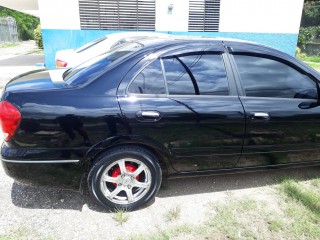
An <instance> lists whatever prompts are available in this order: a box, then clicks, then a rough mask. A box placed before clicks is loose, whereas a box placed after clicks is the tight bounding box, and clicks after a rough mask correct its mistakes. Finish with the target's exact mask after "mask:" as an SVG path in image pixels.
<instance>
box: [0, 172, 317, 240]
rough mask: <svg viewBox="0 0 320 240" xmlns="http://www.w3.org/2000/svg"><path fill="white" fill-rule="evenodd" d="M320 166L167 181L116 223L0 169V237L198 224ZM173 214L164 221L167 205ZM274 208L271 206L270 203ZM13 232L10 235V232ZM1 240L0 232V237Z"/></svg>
mask: <svg viewBox="0 0 320 240" xmlns="http://www.w3.org/2000/svg"><path fill="white" fill-rule="evenodd" d="M319 170H320V168H315V167H313V168H297V169H286V170H273V171H260V172H254V173H241V174H229V175H216V176H210V177H193V178H187V179H175V180H170V181H169V182H168V184H167V186H166V187H165V188H162V189H160V191H159V193H158V195H157V196H156V198H155V200H154V201H152V202H151V203H150V204H149V205H148V206H145V207H144V208H141V209H139V210H136V211H134V212H129V213H127V216H128V221H127V222H124V223H122V224H120V223H119V221H116V220H115V214H114V213H110V212H107V211H105V210H103V209H101V208H100V207H99V206H97V205H96V204H95V203H94V202H92V201H91V200H90V199H89V198H88V197H87V196H83V195H81V194H80V193H77V192H72V191H67V190H58V189H47V188H40V187H32V186H26V185H23V184H20V183H18V182H15V181H13V180H12V179H10V178H9V177H8V176H6V175H5V173H4V171H3V169H2V167H1V168H0V189H1V191H0V199H1V201H0V223H1V224H0V236H1V235H4V236H6V235H9V236H11V235H10V234H16V233H17V232H19V231H23V232H24V235H23V236H25V234H26V233H27V236H30V238H22V239H117V238H119V237H122V238H126V237H128V236H131V235H132V234H150V233H153V232H156V231H159V230H163V229H166V228H168V227H171V226H174V225H177V224H195V225H197V224H201V223H203V221H205V219H207V217H208V216H207V210H208V207H209V206H212V204H218V203H221V202H222V203H223V202H224V201H226V200H227V199H228V198H229V197H230V196H231V195H232V196H233V198H241V197H243V196H250V198H254V199H264V200H267V201H268V202H270V203H272V202H277V194H276V191H275V190H274V184H275V183H276V180H277V179H280V178H283V177H292V178H298V179H303V178H308V177H310V176H315V175H319ZM176 207H179V209H180V214H179V218H178V219H176V220H175V221H167V217H166V216H167V214H168V212H169V211H170V209H172V208H176ZM274 208H275V209H274V210H275V211H276V210H277V209H276V208H277V205H274ZM13 236H15V235H13ZM0 239H1V237H0Z"/></svg>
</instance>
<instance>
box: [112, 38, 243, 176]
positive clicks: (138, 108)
mask: <svg viewBox="0 0 320 240" xmlns="http://www.w3.org/2000/svg"><path fill="white" fill-rule="evenodd" d="M226 61H227V60H226V59H225V56H224V53H223V46H222V44H217V46H215V47H212V48H210V49H209V48H206V49H204V48H203V47H202V48H201V49H199V50H197V49H191V48H187V49H184V50H179V51H170V52H168V53H165V54H162V55H161V56H159V57H158V58H157V59H154V60H152V62H151V63H149V64H147V66H144V68H142V69H139V70H138V71H137V73H136V74H135V77H134V78H133V79H132V80H131V81H130V82H129V83H126V84H127V87H126V90H125V92H123V93H122V94H121V88H123V86H120V88H119V89H120V91H118V99H119V102H120V106H121V110H122V112H123V115H124V117H125V120H126V121H127V123H128V125H129V126H130V131H131V134H132V135H135V136H141V137H142V138H145V139H148V141H149V142H150V143H155V142H157V143H158V144H159V146H161V148H163V149H165V151H166V152H167V153H168V154H169V157H170V160H171V163H172V166H173V168H174V169H175V170H176V171H179V172H189V171H205V170H216V169H230V168H233V167H234V166H235V164H236V163H237V161H238V160H239V157H240V153H241V149H242V144H243V136H244V121H245V120H244V110H243V107H242V105H241V103H240V101H239V98H238V95H237V91H236V86H235V84H234V82H233V78H232V75H231V76H229V73H228V71H226V67H227V68H228V67H229V65H228V63H227V62H226ZM124 82H125V81H124ZM122 84H123V83H122Z"/></svg>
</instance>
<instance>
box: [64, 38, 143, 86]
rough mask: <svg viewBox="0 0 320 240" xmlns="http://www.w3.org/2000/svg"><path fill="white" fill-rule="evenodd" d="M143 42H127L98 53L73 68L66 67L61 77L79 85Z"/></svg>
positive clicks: (96, 75)
mask: <svg viewBox="0 0 320 240" xmlns="http://www.w3.org/2000/svg"><path fill="white" fill-rule="evenodd" d="M141 47H143V44H141V43H136V42H135V43H128V44H124V45H121V46H119V47H116V48H114V49H112V50H109V51H108V52H106V53H103V54H101V55H98V56H96V57H94V58H92V59H90V60H88V61H86V62H84V63H82V64H80V65H78V66H77V67H74V68H70V69H68V70H67V71H66V72H65V73H64V74H63V78H64V80H65V82H66V83H67V84H68V85H72V86H79V85H81V84H83V83H85V82H87V81H89V80H91V79H95V78H96V77H98V76H100V75H101V73H102V72H104V71H105V70H106V69H107V67H110V66H112V65H113V64H114V63H116V62H119V61H121V60H122V59H124V58H125V57H126V56H128V55H130V54H131V53H133V52H136V51H138V50H139V49H140V48H141Z"/></svg>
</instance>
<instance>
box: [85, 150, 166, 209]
mask: <svg viewBox="0 0 320 240" xmlns="http://www.w3.org/2000/svg"><path fill="white" fill-rule="evenodd" d="M160 184H161V168H160V166H159V163H158V161H157V159H156V157H155V156H154V155H153V154H152V153H151V152H149V151H148V150H146V149H143V148H140V147H135V146H125V147H118V148H115V149H112V150H110V151H108V152H106V153H105V154H103V155H101V156H99V157H98V158H97V159H96V161H95V163H94V164H93V166H92V168H91V170H90V172H89V175H88V185H89V191H90V194H91V195H92V196H93V198H94V199H95V200H96V201H97V202H98V203H99V204H100V205H102V206H103V207H106V208H109V209H126V210H133V209H135V208H138V207H140V206H142V205H144V204H146V203H147V202H148V201H149V200H151V199H152V198H153V197H154V196H155V194H156V193H157V192H158V190H159V187H160Z"/></svg>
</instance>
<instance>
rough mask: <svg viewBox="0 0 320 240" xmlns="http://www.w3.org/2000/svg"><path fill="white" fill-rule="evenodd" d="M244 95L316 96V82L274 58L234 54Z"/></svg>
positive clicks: (311, 97) (308, 97) (278, 96)
mask: <svg viewBox="0 0 320 240" xmlns="http://www.w3.org/2000/svg"><path fill="white" fill-rule="evenodd" d="M234 59H235V61H236V63H237V66H238V70H239V72H240V76H241V81H242V84H243V87H244V90H245V92H246V95H247V96H253V97H277V98H307V99H314V98H317V87H316V83H315V82H314V81H313V80H312V79H310V78H309V77H307V76H306V75H304V74H302V73H300V72H299V71H297V70H296V69H294V68H292V67H290V66H288V65H286V64H284V63H282V62H279V61H276V60H273V59H268V58H263V57H256V56H245V55H235V56H234Z"/></svg>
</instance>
